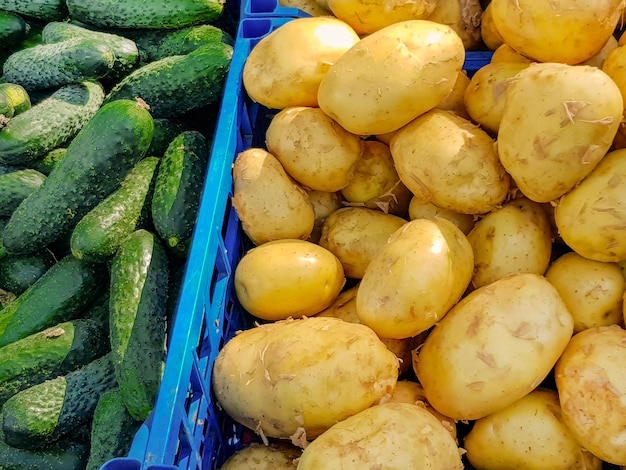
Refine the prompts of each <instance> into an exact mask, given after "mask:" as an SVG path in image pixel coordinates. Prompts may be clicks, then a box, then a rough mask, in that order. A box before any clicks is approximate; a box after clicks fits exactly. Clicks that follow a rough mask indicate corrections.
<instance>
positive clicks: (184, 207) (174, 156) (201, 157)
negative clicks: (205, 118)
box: [152, 130, 210, 248]
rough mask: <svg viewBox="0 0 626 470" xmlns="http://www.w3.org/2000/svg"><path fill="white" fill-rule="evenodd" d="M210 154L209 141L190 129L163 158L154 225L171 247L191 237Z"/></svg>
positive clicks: (159, 169)
mask: <svg viewBox="0 0 626 470" xmlns="http://www.w3.org/2000/svg"><path fill="white" fill-rule="evenodd" d="M209 153H210V149H209V143H208V142H207V140H206V138H205V137H204V136H203V135H202V134H201V133H200V132H198V131H193V130H191V131H185V132H182V133H180V134H179V135H178V136H176V138H174V140H172V142H171V143H170V145H169V146H168V147H167V150H166V151H165V154H164V155H163V157H162V158H161V162H160V164H159V168H158V170H157V176H156V181H155V184H154V195H153V196H152V222H153V224H154V228H155V229H156V231H157V232H158V234H159V236H160V237H161V238H162V239H163V240H164V241H165V243H166V244H167V246H169V247H172V248H173V247H176V246H177V245H179V244H180V243H181V242H184V241H186V240H188V239H190V238H191V235H192V232H193V228H194V226H195V223H196V218H197V216H198V208H199V205H200V197H201V195H202V188H203V183H204V175H205V172H206V168H207V165H208V162H209Z"/></svg>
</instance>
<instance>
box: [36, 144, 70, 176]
mask: <svg viewBox="0 0 626 470" xmlns="http://www.w3.org/2000/svg"><path fill="white" fill-rule="evenodd" d="M66 152H67V147H57V148H55V149H52V150H50V151H49V152H48V153H46V154H45V155H44V156H43V157H41V158H40V159H38V160H35V161H34V162H31V163H30V166H31V167H32V168H33V170H37V171H38V172H40V173H43V174H44V175H46V176H48V175H49V174H50V172H51V171H52V170H54V168H55V167H56V166H57V165H58V164H59V162H60V161H61V160H63V157H64V156H65V153H66Z"/></svg>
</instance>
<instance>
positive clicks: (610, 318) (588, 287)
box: [546, 252, 626, 333]
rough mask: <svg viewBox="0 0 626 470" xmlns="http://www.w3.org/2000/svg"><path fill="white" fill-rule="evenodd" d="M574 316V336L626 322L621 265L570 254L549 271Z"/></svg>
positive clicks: (552, 280)
mask: <svg viewBox="0 0 626 470" xmlns="http://www.w3.org/2000/svg"><path fill="white" fill-rule="evenodd" d="M546 277H547V278H548V281H550V283H552V285H553V286H554V287H556V289H557V290H558V291H559V294H561V297H562V298H563V302H565V305H567V308H568V309H569V311H570V313H571V314H572V316H573V317H574V333H578V332H579V331H582V330H584V329H586V328H591V327H594V326H608V325H614V324H621V323H622V321H623V312H622V307H623V300H622V297H623V296H624V289H625V286H626V283H625V282H624V275H623V274H622V270H621V269H620V268H619V266H618V265H617V263H604V262H602V261H594V260H591V259H587V258H583V257H582V256H580V255H579V254H578V253H575V252H570V253H566V254H564V255H561V256H560V257H558V258H557V259H556V260H554V261H553V262H552V263H551V264H550V266H549V267H548V270H547V271H546Z"/></svg>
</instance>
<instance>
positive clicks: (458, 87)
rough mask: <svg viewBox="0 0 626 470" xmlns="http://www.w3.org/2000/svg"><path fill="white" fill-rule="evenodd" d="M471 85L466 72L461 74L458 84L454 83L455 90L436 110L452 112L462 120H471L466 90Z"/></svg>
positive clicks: (457, 79)
mask: <svg viewBox="0 0 626 470" xmlns="http://www.w3.org/2000/svg"><path fill="white" fill-rule="evenodd" d="M469 83H470V78H469V76H468V75H467V72H466V71H465V70H461V71H460V72H459V75H458V77H457V78H456V82H454V88H452V91H451V92H450V94H449V95H448V96H446V97H445V98H444V100H443V101H442V102H441V103H439V104H438V105H437V106H435V108H437V109H443V110H446V111H452V112H453V113H455V114H457V115H459V116H461V117H462V118H465V119H469V114H467V109H465V90H466V89H467V87H468V85H469Z"/></svg>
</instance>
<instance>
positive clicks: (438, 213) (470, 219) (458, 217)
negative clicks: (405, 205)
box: [409, 197, 475, 235]
mask: <svg viewBox="0 0 626 470" xmlns="http://www.w3.org/2000/svg"><path fill="white" fill-rule="evenodd" d="M433 217H443V218H444V219H448V220H449V221H450V222H452V223H453V224H454V225H456V226H457V227H458V228H459V229H460V230H461V232H463V233H464V234H465V235H467V234H468V233H469V232H470V231H471V230H472V228H474V222H475V221H474V216H473V215H471V214H461V213H460V212H454V211H450V210H448V209H442V208H441V207H437V206H436V205H434V204H433V203H431V202H424V201H422V200H421V199H420V198H418V197H412V198H411V202H410V203H409V219H410V220H413V219H430V218H433Z"/></svg>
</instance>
